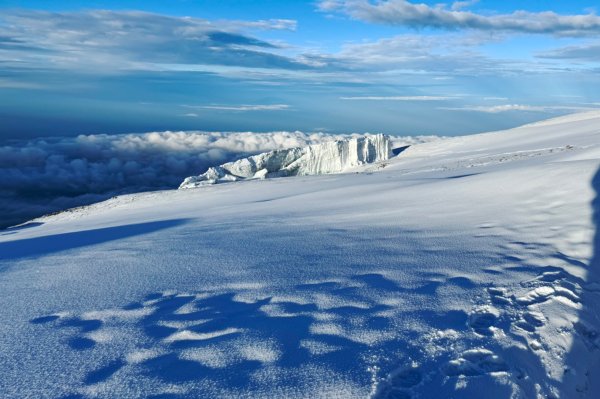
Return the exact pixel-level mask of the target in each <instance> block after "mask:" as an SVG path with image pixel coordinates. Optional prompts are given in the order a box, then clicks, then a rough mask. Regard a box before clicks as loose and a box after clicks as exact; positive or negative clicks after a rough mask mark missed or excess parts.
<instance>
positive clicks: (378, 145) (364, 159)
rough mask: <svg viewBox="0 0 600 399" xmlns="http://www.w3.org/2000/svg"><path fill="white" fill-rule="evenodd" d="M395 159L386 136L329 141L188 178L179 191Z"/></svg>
mask: <svg viewBox="0 0 600 399" xmlns="http://www.w3.org/2000/svg"><path fill="white" fill-rule="evenodd" d="M391 156H392V144H391V141H390V138H389V137H388V136H386V135H383V134H377V135H372V136H364V137H357V138H352V139H347V140H337V141H330V142H326V143H321V144H314V145H309V146H307V147H297V148H290V149H287V150H275V151H269V152H265V153H262V154H258V155H254V156H251V157H248V158H243V159H240V160H237V161H235V162H228V163H226V164H223V165H220V166H216V167H211V168H209V169H208V170H207V171H206V172H205V173H203V174H201V175H198V176H190V177H188V178H186V179H185V180H184V181H183V183H181V185H180V186H179V188H180V189H181V188H193V187H199V186H204V185H207V184H216V183H223V182H230V181H237V180H244V179H264V178H271V177H284V176H306V175H321V174H328V173H339V172H343V171H344V170H347V169H349V168H352V167H355V166H359V165H363V164H367V163H373V162H380V161H385V160H387V159H389V158H390V157H391Z"/></svg>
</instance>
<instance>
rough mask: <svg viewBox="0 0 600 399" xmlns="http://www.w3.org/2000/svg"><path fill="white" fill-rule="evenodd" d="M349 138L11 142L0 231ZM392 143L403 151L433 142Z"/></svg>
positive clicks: (0, 159) (0, 156)
mask: <svg viewBox="0 0 600 399" xmlns="http://www.w3.org/2000/svg"><path fill="white" fill-rule="evenodd" d="M350 137H358V135H356V134H354V135H329V134H324V133H312V134H308V133H302V132H271V133H252V132H243V133H221V132H153V133H142V134H123V135H103V134H99V135H82V136H78V137H62V138H45V139H36V140H31V141H27V142H13V143H10V144H8V145H5V146H0V228H3V227H7V226H10V225H15V224H17V223H21V222H24V221H26V220H28V219H32V218H34V217H37V216H40V215H42V214H44V213H49V212H55V211H59V210H62V209H66V208H71V207H75V206H79V205H85V204H90V203H93V202H98V201H101V200H104V199H107V198H109V197H111V196H114V195H118V194H123V193H131V192H139V191H147V190H158V189H168V188H176V187H177V186H178V185H179V184H180V183H181V181H182V180H183V179H184V178H185V177H187V176H190V175H192V174H197V173H200V172H204V171H205V170H207V169H208V168H210V167H212V166H217V165H220V164H222V163H225V162H229V161H233V160H236V159H239V158H242V157H247V156H249V155H253V154H258V153H261V152H265V151H271V150H277V149H285V148H292V147H303V146H307V145H312V144H319V143H323V142H327V141H332V140H340V139H345V138H350ZM393 139H394V141H395V143H397V144H398V145H408V144H414V143H420V142H425V141H430V140H434V139H436V137H434V136H418V137H393Z"/></svg>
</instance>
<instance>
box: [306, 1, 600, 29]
mask: <svg viewBox="0 0 600 399" xmlns="http://www.w3.org/2000/svg"><path fill="white" fill-rule="evenodd" d="M466 3H471V2H455V3H453V6H451V7H450V8H448V7H447V6H445V5H443V4H438V5H435V6H430V5H427V4H424V3H412V2H410V1H407V0H384V1H377V2H371V1H369V0H325V1H321V2H320V3H319V5H318V6H319V8H320V9H321V10H323V11H327V12H333V11H337V12H341V13H344V14H347V15H349V16H350V17H352V18H355V19H359V20H363V21H366V22H372V23H380V24H389V25H402V26H408V27H413V28H438V29H448V30H454V29H477V30H489V31H499V32H502V31H504V32H522V33H541V34H553V35H559V36H587V35H594V34H597V33H599V32H600V17H598V16H597V15H595V14H593V13H588V14H578V15H561V14H557V13H555V12H552V11H544V12H528V11H514V12H512V13H510V14H492V15H487V14H478V13H475V12H471V11H464V10H462V8H464V7H465V6H467V5H469V4H466Z"/></svg>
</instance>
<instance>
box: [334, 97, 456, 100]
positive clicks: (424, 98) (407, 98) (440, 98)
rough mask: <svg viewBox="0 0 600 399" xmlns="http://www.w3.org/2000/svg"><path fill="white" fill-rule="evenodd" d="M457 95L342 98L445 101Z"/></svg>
mask: <svg viewBox="0 0 600 399" xmlns="http://www.w3.org/2000/svg"><path fill="white" fill-rule="evenodd" d="M453 98H455V97H442V96H358V97H340V100H352V101H444V100H451V99H453Z"/></svg>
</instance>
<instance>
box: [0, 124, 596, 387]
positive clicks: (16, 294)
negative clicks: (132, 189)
mask: <svg viewBox="0 0 600 399" xmlns="http://www.w3.org/2000/svg"><path fill="white" fill-rule="evenodd" d="M599 167H600V114H599V113H591V114H581V115H575V116H570V117H564V118H559V119H556V120H552V121H548V122H544V123H539V124H534V125H529V126H525V127H522V128H518V129H513V130H509V131H505V132H499V133H493V134H486V135H477V136H468V137H458V138H453V139H447V140H442V141H438V142H433V143H426V144H419V145H415V146H412V147H410V148H409V149H408V150H406V151H404V152H403V153H402V154H401V155H400V156H398V157H396V158H393V159H391V160H388V161H384V162H382V163H376V164H371V165H364V166H359V167H357V168H356V169H355V170H352V171H349V173H346V174H338V175H327V176H303V177H290V178H281V179H273V180H255V181H245V182H237V183H231V184H224V185H216V186H207V187H200V188H197V189H191V190H179V191H176V190H174V191H164V192H157V193H147V194H136V195H128V196H122V197H118V198H115V199H112V200H109V201H107V202H104V203H100V204H97V205H94V206H90V207H86V208H80V209H76V210H73V211H70V212H64V213H61V214H58V215H54V216H50V217H46V218H41V219H37V220H35V221H33V222H31V223H30V224H28V225H24V226H21V227H19V228H13V229H9V230H5V231H2V232H0V273H1V278H0V292H2V295H1V296H0V321H1V322H2V325H1V327H0V332H1V333H0V397H3V398H22V397H35V398H44V397H48V398H57V397H59V398H60V397H65V398H66V397H70V398H77V397H85V398H88V397H89V398H117V397H118V398H125V397H127V398H129V397H131V398H136V397H158V398H185V397H202V398H214V397H252V398H255V397H257V398H278V397H281V398H283V397H286V398H289V397H293V398H302V397H310V398H320V397H323V398H334V397H339V398H351V397H370V396H374V397H379V398H446V397H448V398H450V397H455V398H484V397H485V398H509V397H515V398H519V397H524V398H537V397H552V398H579V397H582V398H583V397H587V398H596V397H598V395H599V392H600V360H599V359H600V355H599V353H600V352H599V349H598V345H599V344H600V338H599V337H598V331H599V329H600V323H599V321H598V316H597V312H598V309H599V308H600V276H599V273H600V270H599V267H600V265H599V261H598V258H599V255H598V251H599V249H598V241H599V240H598V233H597V232H596V230H597V228H598V227H597V224H598V219H599V217H598V214H596V215H595V216H594V213H593V210H594V206H595V207H596V211H597V212H600V211H599V210H598V209H597V208H598V207H600V204H599V203H598V201H596V202H594V203H593V202H592V201H593V200H594V198H595V197H596V195H598V191H600V178H598V177H596V178H595V179H594V176H595V175H596V173H597V171H598V168H599ZM355 172H359V173H355ZM594 204H595V205H594Z"/></svg>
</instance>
